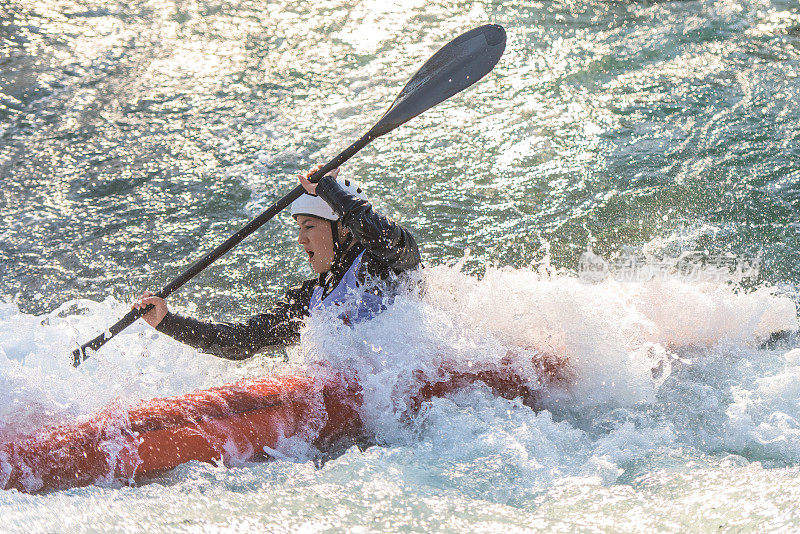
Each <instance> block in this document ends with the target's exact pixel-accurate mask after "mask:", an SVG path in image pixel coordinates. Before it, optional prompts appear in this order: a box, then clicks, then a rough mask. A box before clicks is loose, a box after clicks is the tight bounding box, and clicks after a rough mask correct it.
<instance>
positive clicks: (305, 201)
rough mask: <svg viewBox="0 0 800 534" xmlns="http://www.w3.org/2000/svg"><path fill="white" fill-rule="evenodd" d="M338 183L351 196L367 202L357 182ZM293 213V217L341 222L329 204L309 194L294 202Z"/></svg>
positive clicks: (344, 181)
mask: <svg viewBox="0 0 800 534" xmlns="http://www.w3.org/2000/svg"><path fill="white" fill-rule="evenodd" d="M337 183H338V184H339V185H340V186H342V188H343V189H344V190H345V191H347V192H348V193H350V194H351V195H353V196H356V197H358V198H360V199H362V200H367V195H365V194H364V191H362V190H361V188H360V187H358V185H357V184H356V183H355V182H351V181H350V180H342V181H339V182H337ZM291 213H292V217H296V216H298V215H311V216H312V217H319V218H320V219H325V220H327V221H338V220H339V216H338V215H337V214H336V212H335V211H333V210H332V209H331V207H330V206H329V205H328V203H327V202H325V201H324V200H322V199H321V198H320V197H318V196H316V195H309V194H308V193H303V194H302V195H300V197H299V198H298V199H297V200H295V201H294V202H292V207H291Z"/></svg>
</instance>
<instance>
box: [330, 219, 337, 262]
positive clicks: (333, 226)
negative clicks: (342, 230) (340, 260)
mask: <svg viewBox="0 0 800 534" xmlns="http://www.w3.org/2000/svg"><path fill="white" fill-rule="evenodd" d="M329 222H330V223H331V237H333V253H334V254H336V253H338V252H339V246H340V243H339V221H329Z"/></svg>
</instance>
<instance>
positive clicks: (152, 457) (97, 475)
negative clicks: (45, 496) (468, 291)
mask: <svg viewBox="0 0 800 534" xmlns="http://www.w3.org/2000/svg"><path fill="white" fill-rule="evenodd" d="M550 371H551V372H550V374H549V375H548V373H547V372H546V373H545V374H544V376H545V377H546V381H547V382H548V383H549V382H552V379H553V378H560V375H559V373H556V374H552V369H551V370H550ZM476 382H481V383H484V384H487V385H488V386H490V387H491V388H492V390H493V391H494V392H495V393H496V394H498V395H501V396H503V397H507V398H515V397H520V396H521V397H523V400H524V401H525V402H526V404H529V405H531V406H534V407H535V406H537V405H539V403H540V401H541V398H540V395H541V394H542V392H543V391H546V390H544V389H542V387H540V386H543V385H547V384H542V383H538V384H534V385H531V384H529V383H527V382H525V381H523V380H522V379H521V378H520V377H519V376H518V375H517V374H515V373H513V372H509V371H508V369H505V370H493V371H482V372H470V373H463V372H454V371H442V372H441V373H440V376H438V377H435V378H434V379H433V380H431V379H428V380H426V381H420V383H419V387H418V388H417V389H416V392H414V393H413V394H412V395H410V399H409V400H410V402H409V409H410V410H412V411H413V410H416V409H418V408H419V406H420V405H421V403H422V402H424V401H426V400H429V399H431V398H432V397H437V396H442V395H444V394H446V393H449V392H451V391H453V390H455V389H458V388H461V387H464V386H466V385H469V384H473V383H476ZM360 406H361V395H360V391H359V389H358V387H357V386H353V385H352V384H348V383H347V381H345V380H344V379H342V378H341V377H335V378H327V379H314V378H310V377H306V376H291V375H289V376H275V377H269V378H260V379H247V380H242V381H240V382H236V383H234V384H230V385H226V386H221V387H215V388H211V389H207V390H201V391H196V392H193V393H188V394H186V395H180V396H176V397H167V398H161V399H152V400H148V401H142V402H140V403H139V404H137V405H136V406H134V407H132V408H129V409H128V410H124V409H121V408H107V409H105V410H103V411H101V412H100V413H98V414H97V415H96V416H94V417H92V418H91V419H90V420H88V421H85V422H80V423H72V424H67V425H63V426H59V427H56V428H47V429H43V430H42V431H40V432H38V433H35V434H34V435H32V436H27V437H24V438H21V439H16V440H14V441H13V442H10V443H2V444H0V488H3V489H17V490H19V491H23V492H27V493H34V492H41V491H50V490H59V489H66V488H72V487H79V486H87V485H90V484H94V483H98V482H99V483H122V484H131V483H134V482H136V481H139V480H142V479H145V478H147V477H151V476H153V475H157V474H158V473H161V472H163V471H165V470H168V469H171V468H173V467H176V466H178V465H180V464H183V463H186V462H188V461H191V460H198V461H201V462H210V463H224V464H226V465H231V464H236V463H241V462H244V461H248V460H252V459H255V458H258V457H259V456H261V457H264V456H269V455H270V452H273V453H274V450H275V449H278V450H279V449H280V446H281V441H282V440H283V439H285V438H290V437H299V438H302V439H303V440H305V441H307V442H308V443H311V444H313V445H314V446H316V447H317V448H319V449H320V450H323V451H324V450H330V448H331V447H332V446H333V445H334V444H337V443H341V442H342V441H343V440H350V443H352V440H354V439H358V438H359V437H361V436H362V435H363V425H362V422H361V418H360V416H359V408H360Z"/></svg>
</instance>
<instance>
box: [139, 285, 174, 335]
mask: <svg viewBox="0 0 800 534" xmlns="http://www.w3.org/2000/svg"><path fill="white" fill-rule="evenodd" d="M148 304H152V305H153V309H152V310H150V311H149V312H147V313H145V314H144V315H142V318H143V319H144V320H145V321H147V324H149V325H150V326H152V327H153V328H155V327H156V326H158V323H160V322H161V320H162V319H163V318H164V316H165V315H167V313H168V312H169V310H168V309H167V303H166V302H165V301H164V299H162V298H161V297H156V296H154V295H153V294H152V293H151V292H149V291H145V292H144V293H142V296H141V297H139V300H138V301H137V302H134V303H133V305H132V306H131V308H144V307H145V306H147V305H148Z"/></svg>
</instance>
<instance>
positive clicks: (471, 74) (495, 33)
mask: <svg viewBox="0 0 800 534" xmlns="http://www.w3.org/2000/svg"><path fill="white" fill-rule="evenodd" d="M505 48H506V31H505V30H504V29H503V27H502V26H499V25H497V24H487V25H485V26H481V27H479V28H475V29H473V30H470V31H468V32H467V33H464V34H462V35H460V36H458V37H456V38H455V39H453V40H452V41H450V42H449V43H447V44H446V45H445V46H444V47H442V49H441V50H439V51H438V52H436V53H435V54H434V55H433V56H432V57H431V58H430V59H429V60H428V61H427V62H426V63H425V64H424V65H423V66H422V68H421V69H419V70H418V71H417V73H416V74H414V77H413V78H411V80H410V81H409V82H408V83H407V84H406V86H405V87H403V90H402V91H400V94H399V95H398V96H397V98H396V99H395V101H394V102H392V105H391V107H390V108H389V110H388V111H387V112H386V114H385V115H384V116H383V117H382V118H381V120H380V121H378V123H377V124H376V125H375V126H374V127H373V128H372V130H370V135H372V137H373V138H374V137H378V136H381V135H383V134H385V133H387V132H390V131H391V130H394V129H395V128H397V127H398V126H400V125H401V124H403V123H405V122H407V121H409V120H411V119H413V118H414V117H416V116H417V115H419V114H420V113H422V112H423V111H425V110H427V109H430V108H432V107H433V106H435V105H436V104H438V103H439V102H442V101H444V100H447V99H448V98H450V97H451V96H453V95H454V94H456V93H458V92H460V91H463V90H464V89H466V88H467V87H469V86H470V85H472V84H473V83H475V82H477V81H478V80H480V79H481V78H483V77H484V76H486V75H487V74H488V73H489V72H490V71H491V70H492V68H494V66H495V65H496V64H497V62H498V61H499V60H500V56H502V55H503V51H504V50H505Z"/></svg>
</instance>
